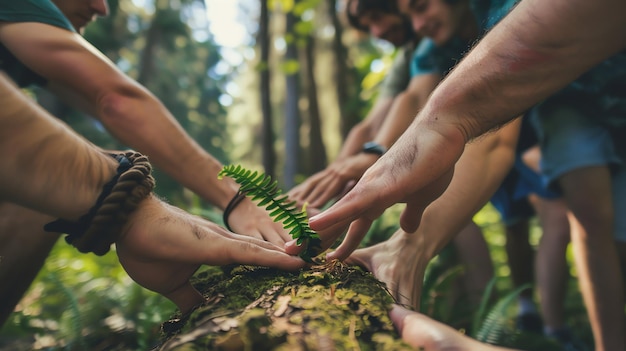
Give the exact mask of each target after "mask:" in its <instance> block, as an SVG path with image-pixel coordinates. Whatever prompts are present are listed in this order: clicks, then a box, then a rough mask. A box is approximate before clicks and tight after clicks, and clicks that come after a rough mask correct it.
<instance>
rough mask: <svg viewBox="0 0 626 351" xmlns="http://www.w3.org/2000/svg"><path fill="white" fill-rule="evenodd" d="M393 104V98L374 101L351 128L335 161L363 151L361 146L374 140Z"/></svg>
mask: <svg viewBox="0 0 626 351" xmlns="http://www.w3.org/2000/svg"><path fill="white" fill-rule="evenodd" d="M393 103H394V98H392V97H382V98H378V99H377V100H376V103H375V104H374V106H373V107H372V109H371V110H370V112H369V113H368V114H367V116H366V117H365V119H364V120H363V121H362V122H361V123H359V124H357V125H356V126H355V127H354V128H352V130H351V131H350V133H349V134H348V137H347V138H346V141H345V142H344V144H343V147H342V148H341V151H340V152H339V155H338V156H337V160H341V159H345V158H347V157H349V156H352V155H355V154H358V153H359V152H361V150H362V149H363V144H365V143H366V142H368V141H372V140H374V138H375V136H376V133H377V131H378V130H379V129H380V128H381V126H382V125H383V123H385V120H386V118H387V116H388V114H389V111H390V109H391V107H392V105H393Z"/></svg>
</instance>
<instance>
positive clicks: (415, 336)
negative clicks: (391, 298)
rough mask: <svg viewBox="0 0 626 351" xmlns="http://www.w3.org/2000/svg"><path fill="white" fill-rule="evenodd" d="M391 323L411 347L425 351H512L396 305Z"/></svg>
mask: <svg viewBox="0 0 626 351" xmlns="http://www.w3.org/2000/svg"><path fill="white" fill-rule="evenodd" d="M390 317H391V321H392V322H393V324H394V325H395V326H396V329H398V332H399V333H400V335H401V336H402V339H403V340H404V341H406V342H407V343H408V344H409V345H411V346H413V347H415V348H419V349H420V350H424V351H443V350H458V351H473V350H481V351H496V350H500V351H504V350H510V349H505V348H502V347H497V346H493V345H489V344H484V343H481V342H479V341H477V340H475V339H472V338H470V337H468V336H465V335H463V334H461V333H460V332H459V331H457V330H454V329H453V328H451V327H449V326H447V325H445V324H442V323H440V322H437V321H435V320H433V319H431V318H429V317H426V316H425V315H423V314H421V313H417V312H413V311H410V310H407V309H406V308H404V307H400V306H398V305H394V307H393V309H392V310H391V312H390Z"/></svg>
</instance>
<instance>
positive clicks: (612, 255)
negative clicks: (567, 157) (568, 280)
mask: <svg viewBox="0 0 626 351" xmlns="http://www.w3.org/2000/svg"><path fill="white" fill-rule="evenodd" d="M559 182H560V184H561V187H562V189H563V192H564V195H565V200H566V202H567V204H568V206H569V208H570V210H571V211H572V213H573V214H574V216H575V218H576V220H577V221H575V222H576V223H573V224H572V245H573V248H574V255H575V261H576V268H577V271H578V274H579V284H580V290H581V293H582V296H583V299H584V301H585V305H586V308H587V313H588V315H589V321H590V323H591V329H592V331H593V335H594V339H595V349H596V351H609V350H610V351H613V350H624V287H623V281H622V275H621V272H620V266H619V265H620V263H619V259H618V255H617V249H616V245H615V243H614V240H613V216H614V213H613V206H612V190H611V188H612V187H611V175H610V173H609V170H608V168H607V167H587V168H582V169H578V170H575V171H572V172H569V173H567V174H565V175H563V176H562V177H561V179H559ZM619 215H622V216H623V215H624V214H619Z"/></svg>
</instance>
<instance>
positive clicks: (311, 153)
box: [302, 35, 327, 174]
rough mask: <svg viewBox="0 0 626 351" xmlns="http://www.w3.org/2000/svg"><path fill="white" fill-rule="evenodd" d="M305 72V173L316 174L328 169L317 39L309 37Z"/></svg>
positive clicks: (305, 52) (305, 57) (305, 56)
mask: <svg viewBox="0 0 626 351" xmlns="http://www.w3.org/2000/svg"><path fill="white" fill-rule="evenodd" d="M302 62H303V63H304V72H305V77H306V84H305V87H306V92H307V100H308V102H309V104H308V105H309V109H308V115H309V148H308V157H305V158H304V159H305V160H308V162H306V165H304V166H305V171H306V173H307V174H314V173H316V172H319V171H321V170H323V169H324V168H326V163H327V157H326V147H325V146H324V139H323V137H322V121H321V118H320V108H319V103H318V100H317V82H316V80H315V37H314V36H312V35H309V36H308V37H307V39H306V45H305V48H304V60H302Z"/></svg>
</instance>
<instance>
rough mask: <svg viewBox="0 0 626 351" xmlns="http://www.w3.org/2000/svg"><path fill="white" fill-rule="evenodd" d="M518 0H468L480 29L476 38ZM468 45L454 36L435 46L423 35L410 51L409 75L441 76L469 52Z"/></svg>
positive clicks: (485, 31) (482, 34)
mask: <svg viewBox="0 0 626 351" xmlns="http://www.w3.org/2000/svg"><path fill="white" fill-rule="evenodd" d="M518 1H519V0H470V7H471V9H472V12H473V13H474V16H475V18H476V22H477V24H478V28H479V29H480V31H481V33H480V35H479V38H481V37H482V36H484V35H485V34H486V33H487V31H489V30H490V29H491V28H492V27H493V26H495V25H496V23H498V22H499V21H500V20H501V19H502V18H504V16H505V15H506V14H507V13H509V11H511V9H512V8H513V7H514V6H515V4H516V3H517V2H518ZM471 45H472V43H468V42H466V41H464V40H461V39H460V38H458V37H455V38H452V40H450V42H448V43H446V44H445V45H442V46H436V45H435V43H434V42H433V41H432V40H431V39H429V38H424V39H423V40H422V41H421V42H420V45H419V46H418V47H417V48H416V49H415V52H414V54H413V59H412V62H411V76H416V75H420V74H430V73H438V74H442V75H445V74H446V73H448V71H450V70H451V69H452V68H453V67H454V66H455V65H456V64H457V63H458V62H459V60H461V58H462V57H463V55H465V53H466V52H467V51H469V48H470V46H471Z"/></svg>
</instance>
